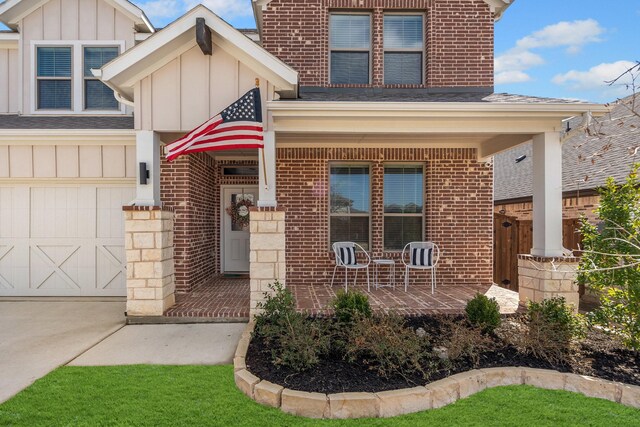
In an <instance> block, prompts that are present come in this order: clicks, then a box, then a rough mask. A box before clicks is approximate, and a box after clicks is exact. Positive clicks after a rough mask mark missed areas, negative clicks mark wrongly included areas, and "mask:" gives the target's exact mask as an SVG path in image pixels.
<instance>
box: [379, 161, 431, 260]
mask: <svg viewBox="0 0 640 427" xmlns="http://www.w3.org/2000/svg"><path fill="white" fill-rule="evenodd" d="M423 175H424V174H423V169H422V166H409V165H396V166H392V165H389V166H385V167H384V250H385V251H396V250H397V251H400V250H402V249H403V248H404V246H405V245H406V244H407V243H409V242H416V241H422V240H423V232H422V230H423V229H424V227H423V205H424V190H423V188H424V178H423Z"/></svg>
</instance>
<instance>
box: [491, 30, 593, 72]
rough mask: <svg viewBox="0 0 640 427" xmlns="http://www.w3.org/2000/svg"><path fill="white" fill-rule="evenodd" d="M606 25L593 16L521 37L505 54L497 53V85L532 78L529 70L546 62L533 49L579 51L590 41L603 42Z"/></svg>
mask: <svg viewBox="0 0 640 427" xmlns="http://www.w3.org/2000/svg"><path fill="white" fill-rule="evenodd" d="M604 31H605V30H604V28H602V27H601V26H600V24H599V23H598V21H596V20H594V19H586V20H582V21H573V22H567V21H563V22H558V23H557V24H553V25H549V26H547V27H544V28H543V29H541V30H538V31H535V32H533V33H531V34H530V35H528V36H526V37H523V38H521V39H520V40H518V41H517V42H516V45H515V46H514V47H512V48H511V49H509V50H508V51H506V52H505V53H503V54H501V55H498V56H496V59H495V73H496V75H495V81H496V84H508V83H523V82H528V81H530V80H532V78H531V76H530V75H529V74H528V73H527V71H528V70H530V69H531V68H534V67H538V66H540V65H543V64H544V63H545V60H544V58H543V57H542V56H541V55H539V54H537V53H534V52H532V50H533V49H550V48H557V47H565V48H566V49H567V52H569V53H577V52H579V51H580V49H582V47H583V46H584V45H586V44H589V43H596V42H599V41H601V39H600V36H601V35H602V34H603V33H604Z"/></svg>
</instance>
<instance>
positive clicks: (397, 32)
mask: <svg viewBox="0 0 640 427" xmlns="http://www.w3.org/2000/svg"><path fill="white" fill-rule="evenodd" d="M423 28H424V26H423V17H422V15H393V14H389V15H384V84H387V85H394V84H403V85H419V84H422V82H423V74H424V73H423V71H422V65H423V62H424V61H423V59H422V58H423V52H424V38H423Z"/></svg>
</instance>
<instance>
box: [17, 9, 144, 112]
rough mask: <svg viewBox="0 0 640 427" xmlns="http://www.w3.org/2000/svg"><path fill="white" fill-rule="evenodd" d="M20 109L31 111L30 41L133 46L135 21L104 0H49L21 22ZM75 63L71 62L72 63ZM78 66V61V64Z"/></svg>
mask: <svg viewBox="0 0 640 427" xmlns="http://www.w3.org/2000/svg"><path fill="white" fill-rule="evenodd" d="M20 28H21V29H22V40H21V43H22V52H23V53H22V61H23V62H22V63H23V67H22V72H23V75H22V78H23V104H22V105H23V112H25V113H26V112H30V111H32V105H31V102H32V94H31V80H33V78H34V77H33V70H34V68H33V67H34V66H35V64H31V42H32V41H40V40H60V41H75V40H79V41H82V42H87V43H86V44H89V45H90V44H91V43H90V42H91V41H96V40H106V41H112V40H113V41H124V44H125V50H127V49H130V48H132V47H133V46H134V44H135V41H134V37H135V30H134V22H133V21H132V20H131V19H129V18H127V17H126V16H125V15H124V14H122V13H121V12H119V11H118V10H116V9H115V8H114V7H113V6H111V5H110V4H109V3H107V2H105V1H104V0H50V1H48V2H47V3H45V4H44V5H42V6H41V7H39V8H37V9H35V10H34V11H33V12H31V13H30V14H29V15H27V16H26V17H25V18H24V19H23V20H22V22H21V24H20ZM75 66H78V64H74V67H75ZM80 66H81V65H80Z"/></svg>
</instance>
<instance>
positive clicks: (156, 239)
mask: <svg viewBox="0 0 640 427" xmlns="http://www.w3.org/2000/svg"><path fill="white" fill-rule="evenodd" d="M123 210H124V216H125V226H124V227H125V235H124V236H125V237H124V242H125V250H126V253H127V316H162V315H163V314H164V312H165V310H166V309H168V308H169V307H171V306H172V305H173V304H174V303H175V281H174V266H173V212H171V211H168V210H162V209H161V208H160V207H158V206H124V207H123Z"/></svg>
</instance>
